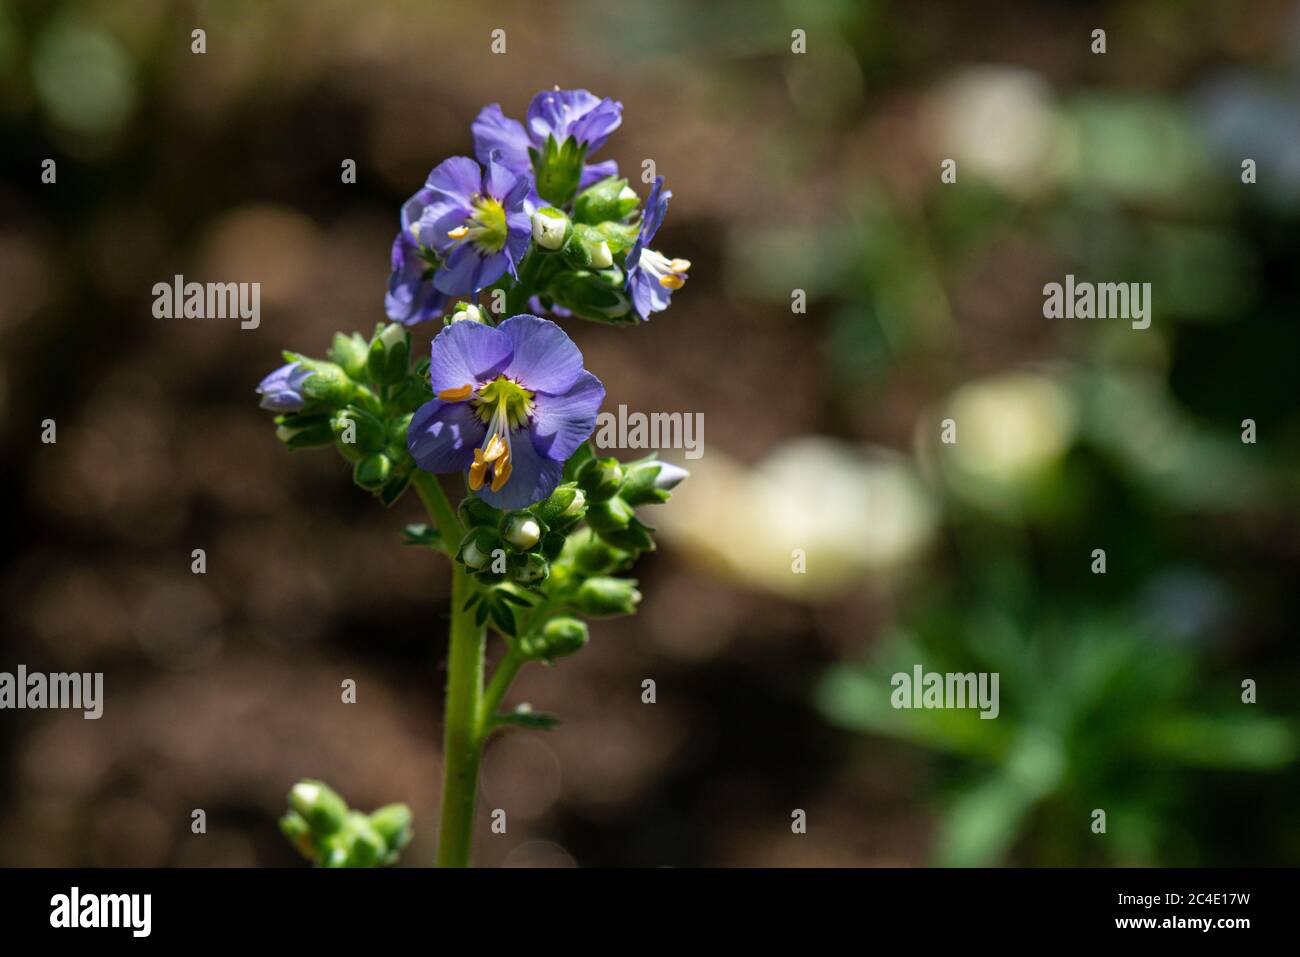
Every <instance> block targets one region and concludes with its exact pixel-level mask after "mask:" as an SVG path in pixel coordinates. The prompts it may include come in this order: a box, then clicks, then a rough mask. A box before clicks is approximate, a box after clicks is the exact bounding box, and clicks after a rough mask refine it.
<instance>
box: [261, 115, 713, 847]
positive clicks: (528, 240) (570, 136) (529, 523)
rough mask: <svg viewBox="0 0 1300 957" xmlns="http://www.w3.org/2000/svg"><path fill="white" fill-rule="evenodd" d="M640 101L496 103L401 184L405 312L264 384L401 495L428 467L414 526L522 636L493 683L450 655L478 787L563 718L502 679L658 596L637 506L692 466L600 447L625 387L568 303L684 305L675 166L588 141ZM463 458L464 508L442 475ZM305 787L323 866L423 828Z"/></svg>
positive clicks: (448, 825) (292, 435)
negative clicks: (602, 418)
mask: <svg viewBox="0 0 1300 957" xmlns="http://www.w3.org/2000/svg"><path fill="white" fill-rule="evenodd" d="M621 122H622V106H621V105H620V104H619V103H616V102H614V101H613V100H610V99H601V98H598V97H596V96H593V95H592V94H590V93H588V92H586V91H585V90H569V91H562V90H555V91H552V92H544V93H540V94H538V95H537V96H536V97H535V98H534V99H533V101H532V103H531V104H530V106H529V108H528V113H527V116H526V119H525V121H524V122H522V123H521V122H519V121H516V120H512V119H510V118H508V117H506V116H505V115H504V113H503V112H502V111H501V108H500V107H499V106H496V105H492V106H489V107H487V108H486V109H484V110H483V111H482V112H481V113H480V114H479V116H478V118H477V119H476V120H475V121H474V123H473V126H472V133H473V139H474V154H475V157H476V158H474V159H472V158H470V157H467V156H458V157H453V158H451V159H449V160H446V161H445V162H443V163H441V164H439V165H438V166H437V167H435V168H434V170H433V171H432V172H431V173H430V174H429V176H428V178H427V180H426V181H425V184H424V187H423V188H422V189H420V190H419V191H418V192H416V193H415V195H413V196H412V197H411V198H410V199H408V200H407V201H406V202H405V203H404V204H403V205H402V208H401V214H400V231H399V232H398V234H397V237H396V239H395V240H394V242H393V247H392V274H391V276H390V277H389V282H388V291H387V294H386V296H385V301H384V305H385V311H386V312H387V314H388V318H389V319H390V320H391V321H390V322H389V323H381V324H380V325H379V326H377V327H376V329H375V331H374V333H373V334H372V335H371V336H370V337H369V338H368V339H367V338H363V337H362V336H360V335H358V334H355V333H353V334H351V335H343V334H341V333H340V334H338V335H336V336H335V337H334V342H333V344H332V346H331V348H330V349H329V352H328V354H327V356H326V357H325V358H323V359H318V358H313V357H309V356H304V355H301V354H298V353H292V352H286V353H284V359H285V365H283V366H281V367H280V368H278V369H276V370H275V371H274V372H272V373H271V374H270V375H268V376H266V378H264V379H263V380H262V382H261V384H260V385H259V386H258V390H257V391H258V392H259V393H260V394H261V396H262V400H261V404H262V406H263V408H266V409H268V410H270V411H272V412H274V413H276V418H275V422H276V425H277V430H276V434H277V436H278V438H279V439H280V440H281V441H282V442H283V443H284V444H285V445H287V446H288V447H289V448H290V449H305V448H316V447H324V446H333V447H334V448H335V449H336V450H337V451H338V452H339V454H340V455H342V456H343V458H344V459H345V460H347V461H348V462H349V463H351V465H352V469H353V479H354V481H355V483H356V484H357V485H358V486H360V487H362V488H364V489H366V490H368V491H370V492H372V493H373V494H374V495H375V496H376V497H378V498H379V499H380V500H381V501H382V502H383V503H384V504H385V505H391V504H393V503H394V502H396V501H397V500H398V498H400V497H401V495H402V494H403V492H404V491H405V490H406V489H407V488H408V487H409V486H411V485H412V484H414V485H416V487H417V489H418V491H419V494H420V497H421V499H422V500H423V501H424V503H425V505H426V507H427V508H428V510H429V514H430V518H431V519H432V524H431V525H410V526H407V528H406V533H405V541H406V543H407V544H410V545H415V546H423V547H428V548H431V549H434V550H436V551H440V552H442V553H443V554H445V555H447V556H448V558H450V559H451V560H452V562H453V563H454V565H453V576H454V582H455V586H454V588H453V594H454V596H456V597H455V602H454V606H453V608H452V640H453V643H455V642H456V641H458V640H463V637H462V638H458V637H457V636H463V635H465V634H467V633H470V634H472V633H473V632H474V631H475V630H477V632H478V633H479V634H480V635H481V634H482V633H483V632H484V631H485V630H486V629H487V628H489V627H490V628H492V629H493V630H494V631H496V632H498V633H499V634H500V635H501V636H502V638H503V640H504V641H505V642H506V645H507V651H506V655H505V657H504V658H503V659H502V660H501V662H500V663H499V664H498V666H497V671H496V674H495V675H494V676H493V679H492V682H491V686H490V687H489V688H487V689H484V688H483V686H482V671H483V668H482V654H483V652H482V648H481V646H479V647H478V650H477V651H476V652H473V654H475V655H477V657H478V664H477V665H475V663H474V661H473V659H465V658H461V659H457V660H456V662H455V663H449V668H458V669H463V674H462V678H460V679H456V678H453V681H452V683H453V684H455V685H456V687H457V688H458V689H464V688H468V689H469V690H468V692H465V691H463V690H462V691H460V692H458V694H457V695H454V696H453V695H451V694H450V693H449V696H448V701H447V712H448V717H447V734H448V740H447V754H448V755H449V758H448V761H449V763H448V765H447V767H446V769H445V774H446V781H447V782H449V783H448V784H447V785H446V786H447V787H451V788H453V789H454V788H463V787H465V786H466V781H467V780H468V787H469V789H470V790H471V791H472V789H473V786H474V779H473V769H474V768H475V767H476V765H474V764H473V763H472V762H471V764H470V765H469V767H468V768H457V767H456V766H454V765H455V761H457V760H460V759H461V758H464V757H465V756H466V755H471V754H473V753H474V752H475V750H476V749H481V748H482V745H483V741H484V740H485V738H486V737H487V735H488V734H489V733H491V731H492V730H493V729H495V728H497V727H499V726H504V725H509V724H513V725H518V726H523V727H533V728H546V727H550V726H551V725H552V724H554V719H553V718H550V717H549V716H546V715H540V714H534V713H533V712H532V711H531V709H529V708H527V707H526V706H520V707H518V708H516V709H514V710H513V711H507V712H499V711H498V710H497V706H498V705H499V704H500V698H501V696H502V695H504V693H505V691H506V689H507V688H508V685H509V682H510V680H511V679H512V678H513V675H514V673H515V671H516V670H517V669H518V668H519V667H520V666H522V665H523V664H525V663H527V662H531V661H541V662H545V663H552V662H554V661H555V660H556V659H558V658H561V657H564V656H565V655H569V654H572V653H574V652H576V651H578V650H579V649H580V648H582V647H583V646H584V645H585V644H586V643H587V640H588V629H587V625H586V623H585V622H584V621H583V618H601V617H609V616H613V615H626V614H631V613H632V612H633V611H635V608H636V605H637V602H639V601H640V599H641V595H640V592H639V591H638V590H637V587H636V585H637V583H636V581H635V580H634V579H631V578H627V577H624V576H625V573H626V572H627V571H628V570H629V569H630V568H631V567H632V565H633V564H634V563H635V561H636V560H637V558H638V556H639V555H640V554H641V553H642V552H644V551H648V550H650V549H652V548H654V539H653V536H652V532H653V531H654V530H653V528H652V527H651V526H649V525H647V524H646V523H645V522H643V521H642V520H641V519H640V518H639V517H638V515H637V513H636V509H637V508H639V507H641V506H645V505H652V504H657V503H662V502H664V501H666V500H667V499H668V497H669V492H670V490H671V489H672V488H673V487H674V486H676V485H677V484H678V483H679V482H681V481H682V479H683V478H685V477H686V473H685V471H683V470H682V469H680V468H677V467H676V466H673V465H669V464H667V463H665V462H662V461H659V460H658V459H656V458H655V457H654V456H651V457H649V458H646V459H642V460H640V461H636V462H627V463H621V462H619V461H618V460H617V459H615V458H598V457H597V456H596V455H595V454H594V453H593V452H592V450H591V447H590V445H589V443H588V439H589V437H590V436H591V433H592V431H593V429H594V428H595V424H596V416H597V413H598V412H599V410H600V406H601V403H602V402H603V401H604V398H605V387H604V385H603V384H602V383H601V381H600V379H598V378H597V377H596V376H595V375H593V374H592V373H591V372H589V371H587V370H586V368H585V367H584V362H583V357H582V353H581V352H580V351H579V349H578V347H577V345H576V344H575V343H574V342H573V340H572V339H570V338H569V336H568V334H567V333H566V332H565V331H564V329H562V328H561V327H560V325H558V324H557V322H556V321H555V320H556V319H559V320H564V319H567V318H569V317H571V316H576V317H578V318H582V319H588V320H592V321H597V322H604V323H613V324H629V325H636V324H637V323H638V320H646V319H649V318H650V317H651V315H653V314H654V313H657V312H660V311H662V310H664V309H666V308H667V307H668V305H669V303H670V300H671V296H672V293H673V291H675V290H677V289H680V288H681V287H682V285H683V284H684V282H685V280H686V275H687V271H688V270H689V268H690V264H689V263H688V262H686V261H685V260H682V259H670V258H668V257H667V256H665V255H663V254H662V253H660V252H658V251H657V250H656V249H654V248H653V245H652V244H653V242H654V239H655V236H656V234H657V232H658V230H659V227H660V225H661V224H662V222H663V219H664V214H665V212H666V210H667V206H668V199H669V197H670V195H671V194H670V193H669V192H668V191H667V190H665V189H664V188H663V181H662V179H659V180H656V181H655V183H654V184H653V186H652V188H651V190H650V193H649V196H648V199H647V201H646V204H645V206H644V208H642V207H641V203H640V199H639V198H638V197H637V195H636V193H635V192H634V191H633V190H632V189H631V188H629V186H628V183H627V180H625V179H621V178H619V176H618V169H617V166H616V164H615V163H614V162H613V161H612V160H605V161H601V162H588V158H589V156H590V155H591V154H593V153H595V152H597V151H598V150H600V149H601V148H602V147H603V146H604V145H605V142H606V140H607V139H608V138H609V136H610V134H611V133H613V132H614V131H615V130H616V129H617V128H618V126H619V125H620V123H621ZM542 313H548V314H549V315H550V316H551V317H552V318H544V317H543V316H542V315H540V314H542ZM439 317H440V318H442V320H443V327H442V328H441V330H440V331H439V332H438V334H437V335H436V336H434V338H433V343H432V346H431V348H430V352H429V355H428V357H427V358H416V357H414V356H412V353H411V338H410V330H409V327H410V326H412V325H414V324H416V323H419V322H422V321H424V320H428V319H434V318H439ZM454 473H458V474H459V475H461V476H463V483H464V487H465V496H464V498H463V500H462V501H461V502H460V504H459V506H458V507H453V506H452V505H451V503H450V502H449V501H448V500H447V498H446V494H445V492H444V491H443V489H442V487H441V485H440V483H439V481H438V480H437V478H436V476H439V475H445V474H454ZM479 696H485V697H486V698H487V700H486V703H482V704H480V703H479V701H478V697H479ZM494 696H495V697H494ZM466 760H468V759H466ZM467 775H468V777H467ZM470 797H471V798H472V793H471V794H470ZM453 798H454V795H452V796H450V797H449V793H448V792H447V791H446V790H445V791H444V800H445V802H446V803H445V805H444V811H443V814H444V818H443V826H442V832H441V834H440V838H441V842H442V843H441V844H440V850H439V860H440V862H448V863H464V862H465V861H466V860H467V859H468V847H469V845H468V841H469V837H468V834H469V833H470V832H471V830H472V828H471V825H472V812H471V813H470V814H469V818H468V820H469V824H467V823H466V820H467V818H466V815H465V814H464V813H460V812H458V811H457V808H461V809H464V808H466V807H468V808H471V809H472V806H473V802H472V800H470V801H468V802H466V801H465V800H455V799H453ZM291 803H292V804H293V806H294V810H293V811H292V812H291V813H290V815H289V816H288V817H286V818H285V819H284V821H283V822H282V826H283V827H284V830H285V833H286V835H288V836H289V837H290V839H291V840H292V841H293V842H294V843H295V844H296V845H297V846H298V847H299V849H300V850H302V851H303V853H304V854H306V855H307V856H308V857H309V858H311V859H312V860H314V861H316V862H317V863H318V864H321V865H323V866H373V865H375V864H381V863H385V862H387V861H390V860H392V859H393V858H394V857H395V856H396V854H397V851H398V850H399V849H400V846H401V843H403V842H404V841H405V839H406V836H407V834H408V829H407V826H406V825H407V824H409V814H408V815H407V816H406V818H405V819H403V820H404V821H405V823H403V825H402V827H401V828H396V829H394V827H393V824H394V819H395V818H399V817H401V815H400V814H398V813H397V812H396V811H393V810H392V809H383V810H382V811H380V812H376V815H371V816H370V817H369V818H367V817H366V816H365V815H360V814H357V813H356V812H350V811H348V810H347V808H346V806H345V805H343V802H342V800H341V799H339V798H338V796H337V795H335V794H334V793H333V792H332V791H330V790H329V789H328V788H326V787H325V786H324V785H322V784H320V783H319V782H304V783H302V784H300V785H298V786H297V787H295V789H294V791H293V792H292V795H291ZM402 810H404V809H402ZM376 816H379V819H378V820H377V819H376ZM385 828H388V829H389V831H391V832H392V833H391V834H386V832H385Z"/></svg>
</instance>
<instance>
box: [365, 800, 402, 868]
mask: <svg viewBox="0 0 1300 957" xmlns="http://www.w3.org/2000/svg"><path fill="white" fill-rule="evenodd" d="M370 824H371V826H372V827H373V828H374V829H375V830H376V831H378V832H379V836H380V837H382V838H383V839H384V843H385V844H386V845H388V852H389V854H390V855H393V854H395V853H396V852H397V851H400V850H401V849H402V848H403V847H405V846H406V845H407V844H408V843H409V842H410V840H411V809H410V808H408V807H407V806H406V805H405V804H387V805H385V806H384V807H381V808H379V810H377V811H374V812H372V813H371V815H370Z"/></svg>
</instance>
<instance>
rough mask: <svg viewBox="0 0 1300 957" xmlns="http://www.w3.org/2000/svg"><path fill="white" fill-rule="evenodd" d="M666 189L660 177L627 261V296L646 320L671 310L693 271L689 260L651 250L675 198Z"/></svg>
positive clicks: (646, 207) (625, 268) (628, 252)
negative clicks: (671, 302)
mask: <svg viewBox="0 0 1300 957" xmlns="http://www.w3.org/2000/svg"><path fill="white" fill-rule="evenodd" d="M663 185H664V178H663V177H662V176H660V177H659V178H658V179H656V180H655V184H654V186H653V188H651V190H650V198H649V199H648V200H646V204H645V213H644V214H643V215H642V217H641V228H640V230H639V231H638V232H637V237H636V240H635V241H634V242H633V243H632V248H631V249H629V250H628V251H627V259H626V260H625V261H624V270H625V271H626V273H627V293H628V296H629V297H631V299H632V306H633V308H634V309H636V314H637V315H638V316H640V317H641V318H642V319H649V318H650V314H651V313H653V312H662V311H663V310H665V309H667V308H668V304H669V302H670V300H671V299H672V295H673V290H676V289H681V288H682V286H684V285H685V284H686V273H687V271H688V270H689V269H690V268H691V264H690V261H689V260H686V259H669V258H668V257H667V256H665V255H664V254H663V253H659V252H655V251H654V250H653V249H651V248H650V243H651V241H652V240H653V239H654V238H655V233H657V232H658V231H659V226H660V225H661V224H662V223H663V221H664V214H665V213H666V212H667V211H668V199H669V197H671V196H672V195H673V194H672V192H671V191H669V190H666V189H664V188H663Z"/></svg>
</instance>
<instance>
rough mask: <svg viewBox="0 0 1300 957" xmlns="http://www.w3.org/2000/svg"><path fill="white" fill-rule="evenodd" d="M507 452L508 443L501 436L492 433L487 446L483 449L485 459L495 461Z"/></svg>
mask: <svg viewBox="0 0 1300 957" xmlns="http://www.w3.org/2000/svg"><path fill="white" fill-rule="evenodd" d="M505 454H506V444H505V443H504V442H502V441H501V436H500V435H498V434H497V433H495V432H494V433H492V438H490V439H489V440H488V444H487V448H485V449H484V450H483V461H485V462H495V461H496V460H497V459H499V458H501V457H502V456H503V455H505Z"/></svg>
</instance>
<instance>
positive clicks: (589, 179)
mask: <svg viewBox="0 0 1300 957" xmlns="http://www.w3.org/2000/svg"><path fill="white" fill-rule="evenodd" d="M617 175H618V163H616V162H615V161H614V160H605V161H604V162H603V163H588V164H587V165H586V166H585V167H583V170H582V176H581V178H579V180H578V191H579V192H581V191H582V190H584V189H586V188H587V187H588V186H595V185H596V184H597V183H599V182H600V181H601V180H602V179H609V178H610V177H611V176H617Z"/></svg>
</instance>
